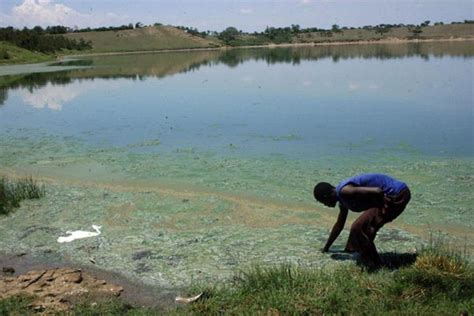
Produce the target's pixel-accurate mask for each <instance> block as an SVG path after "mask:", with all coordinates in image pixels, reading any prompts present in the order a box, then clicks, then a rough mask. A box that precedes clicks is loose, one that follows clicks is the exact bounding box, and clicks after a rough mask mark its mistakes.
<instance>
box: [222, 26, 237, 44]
mask: <svg viewBox="0 0 474 316" xmlns="http://www.w3.org/2000/svg"><path fill="white" fill-rule="evenodd" d="M238 35H239V30H237V29H236V28H235V27H233V26H229V27H228V28H226V29H225V30H224V31H222V32H221V33H220V34H219V36H217V38H219V39H220V40H221V41H223V42H224V43H225V44H226V45H230V43H231V42H232V41H234V40H235V39H236V38H237V36H238Z"/></svg>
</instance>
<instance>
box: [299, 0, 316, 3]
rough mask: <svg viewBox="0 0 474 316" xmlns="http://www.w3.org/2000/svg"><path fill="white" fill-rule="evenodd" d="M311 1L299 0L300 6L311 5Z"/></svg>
mask: <svg viewBox="0 0 474 316" xmlns="http://www.w3.org/2000/svg"><path fill="white" fill-rule="evenodd" d="M312 2H313V0H300V3H301V4H311V3H312Z"/></svg>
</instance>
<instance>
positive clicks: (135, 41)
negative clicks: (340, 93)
mask: <svg viewBox="0 0 474 316" xmlns="http://www.w3.org/2000/svg"><path fill="white" fill-rule="evenodd" d="M473 34H474V25H473V23H472V21H471V20H465V21H464V22H453V23H451V24H446V25H445V24H443V23H442V22H435V23H434V24H433V25H431V22H430V21H424V22H423V23H420V24H419V25H414V24H409V25H405V24H379V25H376V26H370V25H367V26H363V27H359V28H354V27H346V26H343V27H341V26H339V25H337V24H334V25H333V26H332V27H331V28H330V29H319V28H316V27H310V28H301V27H300V26H299V25H298V24H292V25H291V26H288V27H267V28H266V29H265V30H264V31H263V32H253V33H246V32H243V31H241V30H238V29H236V28H235V27H232V26H231V27H228V28H226V29H225V30H223V31H222V32H215V31H203V32H201V31H199V30H198V29H196V28H193V27H185V26H177V27H173V26H164V25H162V24H160V23H155V24H154V25H150V26H145V25H143V24H142V23H140V22H137V23H136V24H135V25H134V24H132V23H130V24H128V25H122V26H117V27H112V26H110V27H99V28H94V29H91V28H85V29H71V28H68V27H65V26H60V25H57V26H49V27H47V28H44V29H43V28H42V27H40V26H36V27H34V28H32V29H27V28H25V29H22V30H17V29H14V28H13V27H6V28H0V64H2V63H3V64H6V63H25V62H30V63H34V62H41V61H45V60H48V59H51V58H52V54H55V53H58V52H59V53H61V54H72V53H74V54H76V53H82V52H85V51H87V52H91V53H116V52H134V51H158V50H179V49H195V48H217V47H221V46H234V47H237V46H257V45H271V44H298V43H331V42H355V41H379V40H384V39H407V40H410V39H449V38H471V39H472V38H473ZM1 41H4V42H8V43H10V44H13V45H10V44H8V43H3V42H1ZM6 45H9V46H8V47H6ZM18 47H21V48H24V49H27V50H18ZM41 53H46V54H49V55H45V54H41Z"/></svg>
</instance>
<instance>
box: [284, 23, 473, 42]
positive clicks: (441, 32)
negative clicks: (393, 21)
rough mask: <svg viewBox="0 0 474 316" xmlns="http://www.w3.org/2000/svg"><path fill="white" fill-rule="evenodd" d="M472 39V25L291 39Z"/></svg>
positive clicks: (306, 35) (320, 34)
mask: <svg viewBox="0 0 474 316" xmlns="http://www.w3.org/2000/svg"><path fill="white" fill-rule="evenodd" d="M454 38H464V39H474V24H448V25H433V26H425V27H419V28H416V27H411V28H410V27H393V28H387V29H385V30H383V31H378V30H377V29H372V30H365V29H345V30H343V29H341V30H339V31H338V32H334V31H332V32H326V33H324V32H311V33H302V34H298V35H297V36H295V37H293V40H292V42H293V43H308V42H309V43H318V42H343V41H378V40H390V39H399V40H407V39H408V40H409V39H420V40H429V39H432V40H439V39H454Z"/></svg>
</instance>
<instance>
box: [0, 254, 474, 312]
mask: <svg viewBox="0 0 474 316" xmlns="http://www.w3.org/2000/svg"><path fill="white" fill-rule="evenodd" d="M400 258H403V260H405V262H403V260H399V262H396V263H397V265H398V270H397V269H395V270H389V269H384V270H380V271H377V272H374V273H369V272H367V271H365V270H364V269H362V268H360V267H358V266H356V265H353V264H349V265H344V266H339V267H337V268H329V267H327V268H323V269H309V268H301V267H295V266H292V265H289V264H285V265H280V266H275V267H269V268H266V267H265V268H264V267H259V266H255V267H253V268H251V269H249V270H248V271H247V272H241V273H239V274H238V275H237V276H235V277H234V278H233V280H232V281H228V282H227V283H222V284H218V285H214V286H209V285H195V286H193V287H192V288H190V293H194V294H195V293H198V292H203V293H204V294H203V296H202V298H201V299H199V300H198V301H196V302H194V303H192V304H189V305H185V306H182V307H179V308H177V309H175V310H171V311H167V312H166V313H168V314H177V315H183V314H190V315H217V314H219V315H220V314H233V315H240V314H245V315H248V314H251V315H268V314H271V315H280V314H284V315H300V314H305V315H322V314H329V315H333V314H338V315H340V314H349V315H380V314H396V315H398V314H403V315H420V314H422V315H458V314H460V313H461V312H472V308H473V307H474V269H473V267H472V264H471V263H470V262H469V261H468V259H467V257H466V256H465V255H460V254H458V253H456V252H453V251H450V250H449V249H447V248H444V247H442V246H441V247H439V246H437V247H429V248H427V249H424V250H422V251H421V252H420V254H419V255H418V257H417V258H416V261H415V262H414V263H410V261H411V260H410V257H409V256H403V255H399V258H398V259H400ZM391 259H392V260H395V261H397V258H396V256H394V257H393V258H391ZM407 259H408V260H407ZM395 261H392V263H394V262H395ZM403 265H405V266H403ZM27 303H28V299H27V298H21V297H13V298H9V299H4V300H1V301H0V314H2V313H3V314H18V315H20V314H21V315H23V314H28V313H29V312H31V311H30V309H29V307H28V304H27ZM71 314H72V315H157V314H163V311H157V310H151V309H145V308H135V307H132V306H130V305H128V304H126V303H124V302H122V301H120V300H118V299H115V298H114V299H99V300H97V299H94V298H87V297H85V298H83V299H80V300H79V303H77V304H75V306H74V307H73V310H72V311H71Z"/></svg>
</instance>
